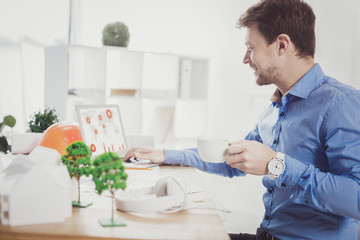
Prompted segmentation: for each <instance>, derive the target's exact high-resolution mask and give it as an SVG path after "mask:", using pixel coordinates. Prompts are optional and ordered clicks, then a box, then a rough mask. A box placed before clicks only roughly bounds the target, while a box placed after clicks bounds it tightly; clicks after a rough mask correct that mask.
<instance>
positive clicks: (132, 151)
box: [123, 147, 139, 162]
mask: <svg viewBox="0 0 360 240" xmlns="http://www.w3.org/2000/svg"><path fill="white" fill-rule="evenodd" d="M138 149H139V148H138V147H133V148H131V149H130V150H129V151H127V152H126V154H125V157H124V159H123V161H124V162H125V161H127V160H129V159H130V158H132V157H134V152H135V151H137V150H138Z"/></svg>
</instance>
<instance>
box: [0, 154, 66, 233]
mask: <svg viewBox="0 0 360 240" xmlns="http://www.w3.org/2000/svg"><path fill="white" fill-rule="evenodd" d="M59 159H60V155H59V154H58V153H57V151H56V150H55V151H52V150H51V149H47V148H43V147H40V148H39V147H37V148H35V150H34V151H33V152H32V153H31V154H30V155H28V156H26V155H17V156H16V157H15V159H14V160H13V162H12V163H11V164H10V165H9V166H8V167H7V168H6V169H5V170H4V171H3V172H2V173H0V222H1V224H5V225H10V226H18V225H26V224H40V223H50V222H61V221H65V218H66V217H71V215H72V205H71V181H70V177H69V173H68V171H67V168H66V166H59V165H57V163H58V162H59Z"/></svg>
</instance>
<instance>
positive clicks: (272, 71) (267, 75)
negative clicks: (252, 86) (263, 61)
mask: <svg viewBox="0 0 360 240" xmlns="http://www.w3.org/2000/svg"><path fill="white" fill-rule="evenodd" d="M262 72H263V73H260V72H258V74H259V76H258V77H257V79H256V84H257V85H259V86H263V85H270V84H273V83H275V82H276V81H277V80H278V79H279V77H280V72H279V69H278V68H277V67H275V66H271V67H268V68H267V69H266V70H265V71H262Z"/></svg>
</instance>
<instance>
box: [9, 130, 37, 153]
mask: <svg viewBox="0 0 360 240" xmlns="http://www.w3.org/2000/svg"><path fill="white" fill-rule="evenodd" d="M42 136H43V133H13V134H12V136H11V152H12V153H21V154H28V153H30V152H31V151H32V150H33V149H34V148H35V147H36V146H37V145H38V142H39V140H40V138H41V137H42Z"/></svg>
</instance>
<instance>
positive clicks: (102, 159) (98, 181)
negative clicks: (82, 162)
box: [92, 152, 127, 227]
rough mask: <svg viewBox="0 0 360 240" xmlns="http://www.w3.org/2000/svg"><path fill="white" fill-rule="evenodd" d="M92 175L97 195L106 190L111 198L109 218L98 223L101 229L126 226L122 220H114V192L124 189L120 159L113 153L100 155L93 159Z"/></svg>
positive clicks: (123, 173)
mask: <svg viewBox="0 0 360 240" xmlns="http://www.w3.org/2000/svg"><path fill="white" fill-rule="evenodd" d="M92 175H93V181H94V183H95V189H96V191H97V192H98V194H99V195H100V194H101V193H102V192H103V191H105V190H108V191H109V192H110V194H111V197H112V205H111V218H105V219H99V223H100V224H101V225H102V226H103V227H115V226H126V223H125V222H124V220H123V219H121V218H119V217H118V218H115V219H114V201H115V200H114V196H115V191H116V190H117V189H122V190H124V189H125V188H126V179H127V174H126V173H125V167H124V166H123V162H122V159H121V158H120V157H119V156H118V155H117V154H116V153H113V152H106V153H103V154H101V155H100V156H98V157H96V158H95V159H94V162H93V170H92Z"/></svg>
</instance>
